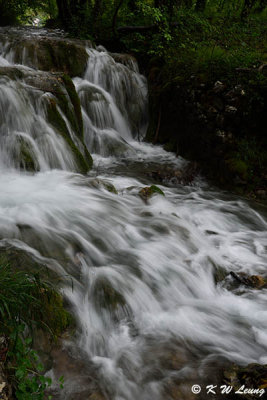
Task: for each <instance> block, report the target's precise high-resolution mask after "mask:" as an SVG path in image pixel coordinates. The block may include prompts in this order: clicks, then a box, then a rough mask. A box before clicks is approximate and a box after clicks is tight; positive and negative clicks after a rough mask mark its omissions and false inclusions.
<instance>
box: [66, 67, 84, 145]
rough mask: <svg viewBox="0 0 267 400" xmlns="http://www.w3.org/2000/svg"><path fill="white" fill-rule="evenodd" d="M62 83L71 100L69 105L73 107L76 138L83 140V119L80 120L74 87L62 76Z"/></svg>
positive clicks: (80, 111) (79, 104) (80, 113)
mask: <svg viewBox="0 0 267 400" xmlns="http://www.w3.org/2000/svg"><path fill="white" fill-rule="evenodd" d="M62 79H63V82H64V84H65V87H66V89H67V92H68V95H69V98H70V100H71V103H72V105H73V108H74V113H75V117H76V124H77V127H78V132H77V133H78V136H79V137H80V139H82V140H83V139H84V138H83V119H82V110H81V103H80V98H79V96H78V94H77V92H76V90H75V86H74V84H73V82H72V80H71V78H70V77H69V76H68V75H66V74H64V75H63V76H62Z"/></svg>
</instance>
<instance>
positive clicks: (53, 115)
mask: <svg viewBox="0 0 267 400" xmlns="http://www.w3.org/2000/svg"><path fill="white" fill-rule="evenodd" d="M47 117H48V121H49V123H50V124H52V125H53V126H54V127H55V128H56V129H57V131H58V133H59V134H60V135H61V136H62V137H63V138H64V140H65V141H66V142H67V144H68V145H69V147H70V149H71V151H72V153H73V155H74V157H75V161H76V163H77V166H78V168H79V171H80V172H81V173H83V174H86V173H87V172H88V171H89V169H90V168H91V166H92V159H91V156H90V155H89V153H88V152H87V153H86V158H85V157H84V156H83V155H82V153H81V152H80V150H79V149H78V148H77V146H76V145H75V144H74V143H73V140H72V139H71V137H70V134H69V131H68V128H67V126H66V123H65V121H64V120H63V118H62V117H61V115H60V113H59V112H58V110H57V103H56V101H55V100H54V99H51V98H50V99H49V100H48V104H47Z"/></svg>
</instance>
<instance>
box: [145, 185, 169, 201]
mask: <svg viewBox="0 0 267 400" xmlns="http://www.w3.org/2000/svg"><path fill="white" fill-rule="evenodd" d="M153 194H160V195H162V196H165V195H164V193H163V191H162V190H161V189H160V188H159V187H158V186H156V185H152V186H150V187H148V186H147V187H144V188H142V189H141V190H140V191H139V196H140V197H142V199H144V200H148V199H149V198H150V197H152V196H153Z"/></svg>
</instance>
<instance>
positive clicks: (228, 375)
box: [223, 364, 267, 400]
mask: <svg viewBox="0 0 267 400" xmlns="http://www.w3.org/2000/svg"><path fill="white" fill-rule="evenodd" d="M223 381H224V383H225V384H226V385H229V386H233V389H234V390H233V392H236V391H239V393H238V394H236V395H235V393H233V394H231V393H230V395H229V396H227V398H230V400H231V399H234V398H236V397H237V396H238V398H240V399H247V400H249V399H259V398H265V397H266V396H265V397H264V393H265V391H266V388H267V365H259V364H249V365H247V366H245V367H240V366H238V365H236V364H232V365H231V366H228V368H227V369H225V370H224V371H223ZM245 389H250V390H254V391H251V392H250V393H245ZM235 396H236V397H235Z"/></svg>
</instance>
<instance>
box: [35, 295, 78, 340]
mask: <svg viewBox="0 0 267 400" xmlns="http://www.w3.org/2000/svg"><path fill="white" fill-rule="evenodd" d="M40 301H41V303H42V322H43V323H44V324H45V325H47V326H48V327H49V329H50V330H51V332H52V333H53V335H54V337H55V338H57V337H59V336H60V335H62V333H63V332H64V331H65V330H66V329H67V328H69V327H70V326H71V325H73V317H72V316H71V314H70V313H69V312H68V311H66V309H65V308H64V305H63V298H62V296H61V295H60V294H59V293H57V292H56V291H55V290H54V289H51V288H49V289H46V290H42V291H41V294H40Z"/></svg>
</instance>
